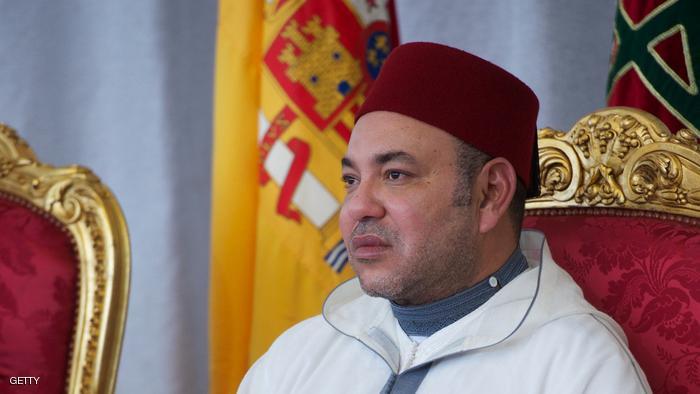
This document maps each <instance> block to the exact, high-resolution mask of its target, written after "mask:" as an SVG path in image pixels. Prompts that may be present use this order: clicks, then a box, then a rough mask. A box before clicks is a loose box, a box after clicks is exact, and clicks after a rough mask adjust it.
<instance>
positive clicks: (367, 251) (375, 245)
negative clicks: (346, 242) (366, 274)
mask: <svg viewBox="0 0 700 394" xmlns="http://www.w3.org/2000/svg"><path fill="white" fill-rule="evenodd" d="M350 245H351V250H352V256H353V257H354V258H356V259H376V258H377V257H379V256H380V255H381V254H382V253H384V252H385V251H386V250H387V249H389V248H390V247H391V245H390V244H389V243H387V242H386V241H384V240H383V239H382V238H380V237H378V236H376V235H358V236H355V237H353V238H352V240H351V241H350Z"/></svg>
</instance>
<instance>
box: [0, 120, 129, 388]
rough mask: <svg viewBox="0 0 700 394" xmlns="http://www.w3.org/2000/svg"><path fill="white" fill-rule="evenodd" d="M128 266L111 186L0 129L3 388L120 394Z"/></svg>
mask: <svg viewBox="0 0 700 394" xmlns="http://www.w3.org/2000/svg"><path fill="white" fill-rule="evenodd" d="M129 270H130V254H129V240H128V234H127V229H126V224H125V221H124V217H123V215H122V212H121V209H120V208H119V204H118V203H117V201H116V200H115V198H114V196H113V195H112V193H111V192H110V191H109V189H108V188H107V187H106V186H104V185H103V184H102V183H101V182H100V180H99V179H98V178H97V177H96V176H95V175H94V174H93V173H92V172H91V171H90V170H88V169H86V168H83V167H78V166H71V167H65V168H54V167H51V166H49V165H45V164H42V163H41V162H39V161H38V160H37V158H36V156H35V155H34V152H33V151H32V150H31V148H30V147H29V146H28V145H27V143H26V142H25V141H23V140H22V139H21V138H19V137H18V135H17V134H16V133H15V132H14V131H13V130H12V129H10V128H9V127H7V126H5V125H1V124H0V392H9V391H10V390H11V388H12V387H11V385H14V384H24V386H23V387H22V392H27V393H31V392H37V393H65V392H68V393H111V392H113V390H114V383H115V380H116V372H117V365H118V363H119V354H120V350H121V341H122V335H123V332H124V323H125V319H126V307H127V300H128V291H129ZM37 378H38V379H37Z"/></svg>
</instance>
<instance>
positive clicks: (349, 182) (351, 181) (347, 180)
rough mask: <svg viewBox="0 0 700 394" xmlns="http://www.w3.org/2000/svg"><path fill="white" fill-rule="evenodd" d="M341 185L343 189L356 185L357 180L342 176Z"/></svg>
mask: <svg viewBox="0 0 700 394" xmlns="http://www.w3.org/2000/svg"><path fill="white" fill-rule="evenodd" d="M343 183H345V187H348V186H352V185H354V184H356V183H357V179H356V178H355V177H354V176H352V175H343Z"/></svg>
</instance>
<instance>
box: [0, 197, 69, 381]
mask: <svg viewBox="0 0 700 394" xmlns="http://www.w3.org/2000/svg"><path fill="white" fill-rule="evenodd" d="M76 262H77V259H76V256H75V252H74V249H73V246H72V244H71V238H70V235H69V234H67V233H65V232H63V231H62V229H61V228H60V227H59V225H58V224H55V223H52V222H51V221H50V220H49V219H47V218H45V217H43V216H42V215H41V214H39V213H37V212H34V211H32V210H31V209H29V208H27V207H24V206H22V205H21V204H18V203H16V202H13V201H9V200H7V199H5V198H3V196H2V195H0V392H2V393H6V392H15V391H14V390H16V389H17V388H18V387H19V388H21V392H22V393H63V392H65V382H66V371H67V368H68V357H69V352H70V343H71V338H72V334H73V326H74V322H75V306H76V296H77V287H76V285H77V279H78V270H77V263H76ZM24 376H33V377H39V381H38V384H35V385H25V386H10V378H11V377H24Z"/></svg>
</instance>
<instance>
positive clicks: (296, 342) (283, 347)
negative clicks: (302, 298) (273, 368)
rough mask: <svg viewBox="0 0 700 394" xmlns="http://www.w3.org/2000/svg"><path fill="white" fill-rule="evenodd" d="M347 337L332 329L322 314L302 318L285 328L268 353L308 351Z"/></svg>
mask: <svg viewBox="0 0 700 394" xmlns="http://www.w3.org/2000/svg"><path fill="white" fill-rule="evenodd" d="M342 338H347V337H345V335H343V334H341V333H340V332H338V331H337V330H336V329H334V328H333V327H332V326H331V325H330V324H328V322H327V321H326V320H325V319H324V317H323V316H322V315H316V316H314V317H311V318H308V319H306V320H303V321H301V322H299V323H297V324H295V325H294V326H292V327H290V328H289V329H287V330H286V331H285V332H283V333H282V335H280V336H279V337H277V339H276V340H275V341H274V342H273V343H272V345H271V346H270V349H269V350H268V353H272V354H275V353H279V352H284V353H286V354H293V353H296V352H300V351H304V352H308V351H310V350H311V349H312V348H323V347H324V346H327V345H328V344H329V343H330V342H332V341H337V340H339V339H342Z"/></svg>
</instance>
